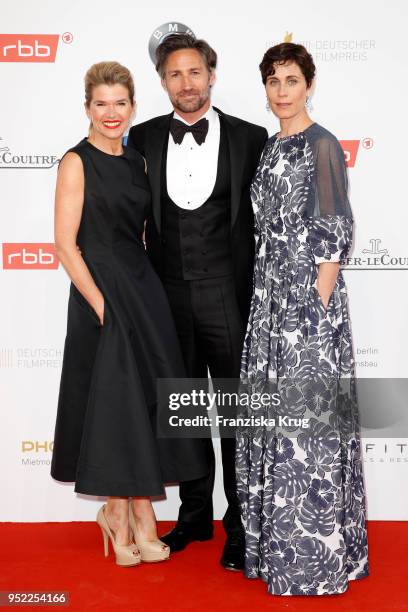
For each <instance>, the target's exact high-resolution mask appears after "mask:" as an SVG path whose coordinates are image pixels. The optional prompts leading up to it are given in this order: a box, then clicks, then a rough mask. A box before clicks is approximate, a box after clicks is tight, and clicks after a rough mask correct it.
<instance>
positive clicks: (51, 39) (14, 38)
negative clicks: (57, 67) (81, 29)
mask: <svg viewBox="0 0 408 612" xmlns="http://www.w3.org/2000/svg"><path fill="white" fill-rule="evenodd" d="M58 39H59V34H0V62H55V56H56V54H57V46H58Z"/></svg>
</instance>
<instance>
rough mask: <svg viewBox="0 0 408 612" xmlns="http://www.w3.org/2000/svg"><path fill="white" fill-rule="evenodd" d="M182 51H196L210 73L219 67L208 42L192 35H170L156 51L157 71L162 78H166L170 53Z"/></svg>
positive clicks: (215, 55)
mask: <svg viewBox="0 0 408 612" xmlns="http://www.w3.org/2000/svg"><path fill="white" fill-rule="evenodd" d="M180 49H195V50H196V51H198V53H199V54H200V55H201V57H202V58H203V60H204V62H205V64H206V66H207V69H208V72H212V71H213V70H214V69H215V68H216V66H217V54H216V52H215V51H214V49H212V48H211V47H210V45H209V44H208V42H206V41H205V40H202V39H201V38H194V37H193V36H191V35H190V34H170V36H167V37H166V38H165V39H164V40H163V42H162V43H160V45H159V46H158V47H157V49H156V70H157V72H158V73H159V74H160V76H161V78H163V77H164V73H165V69H166V61H167V58H168V57H169V55H170V53H173V51H180Z"/></svg>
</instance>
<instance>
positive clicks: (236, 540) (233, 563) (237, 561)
mask: <svg viewBox="0 0 408 612" xmlns="http://www.w3.org/2000/svg"><path fill="white" fill-rule="evenodd" d="M220 563H221V565H222V566H223V567H224V568H225V569H227V570H232V571H235V572H240V571H242V570H243V569H244V564H245V537H244V535H243V534H242V532H240V531H239V532H237V533H231V534H229V535H227V541H226V543H225V546H224V550H223V552H222V557H221V561H220Z"/></svg>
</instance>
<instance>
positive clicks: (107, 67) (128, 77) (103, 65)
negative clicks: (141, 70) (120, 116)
mask: <svg viewBox="0 0 408 612" xmlns="http://www.w3.org/2000/svg"><path fill="white" fill-rule="evenodd" d="M117 84H118V85H123V86H124V87H126V89H127V90H128V92H129V99H130V101H131V103H132V104H133V102H134V97H135V85H134V82H133V77H132V74H131V72H130V70H128V69H127V68H126V67H125V66H122V64H119V62H99V63H98V64H93V66H91V67H90V68H89V70H88V71H87V73H86V75H85V104H86V105H87V106H89V105H90V103H91V100H92V93H93V90H94V88H95V87H98V85H117Z"/></svg>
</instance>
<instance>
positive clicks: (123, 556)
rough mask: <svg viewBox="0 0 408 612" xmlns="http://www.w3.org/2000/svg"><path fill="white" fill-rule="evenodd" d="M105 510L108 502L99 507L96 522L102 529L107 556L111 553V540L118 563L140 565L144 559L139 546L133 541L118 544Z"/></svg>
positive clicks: (126, 565) (123, 565)
mask: <svg viewBox="0 0 408 612" xmlns="http://www.w3.org/2000/svg"><path fill="white" fill-rule="evenodd" d="M105 510H106V504H104V505H103V506H102V508H99V510H98V514H97V516H96V522H97V523H98V525H99V527H100V528H101V531H102V536H103V550H104V553H105V557H107V556H108V555H109V540H110V541H111V544H112V548H113V551H114V553H115V556H116V564H117V565H120V566H121V567H132V566H133V565H139V563H140V562H141V560H142V559H141V555H140V552H139V549H138V547H137V546H136V544H133V543H132V544H129V545H127V546H124V545H120V544H116V541H115V536H114V535H113V533H112V531H111V529H110V527H109V525H108V521H107V520H106V516H105Z"/></svg>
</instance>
